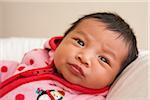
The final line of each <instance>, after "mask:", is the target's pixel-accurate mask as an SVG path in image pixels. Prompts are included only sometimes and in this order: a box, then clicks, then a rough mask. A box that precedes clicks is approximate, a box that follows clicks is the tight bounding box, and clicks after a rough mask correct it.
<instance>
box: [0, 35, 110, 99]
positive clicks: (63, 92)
mask: <svg viewBox="0 0 150 100" xmlns="http://www.w3.org/2000/svg"><path fill="white" fill-rule="evenodd" d="M59 38H60V37H59ZM51 40H52V39H51ZM51 40H48V41H47V42H46V43H45V44H44V47H45V48H46V49H34V50H32V51H29V52H27V53H26V54H25V55H24V57H23V59H22V61H21V63H18V62H15V61H0V69H1V70H0V77H1V80H0V82H3V81H5V80H6V79H8V78H9V77H11V76H13V75H17V74H19V73H21V72H24V71H28V70H33V69H37V68H44V67H45V66H48V65H50V64H51V63H52V60H53V52H54V49H56V47H57V46H58V42H59V41H57V43H56V45H55V48H53V49H51V46H52V45H54V44H50V41H51ZM0 92H2V91H0ZM107 92H108V91H105V92H103V93H99V94H92V95H91V94H83V93H81V92H80V91H76V90H73V89H70V88H68V87H66V86H64V85H63V84H61V83H60V82H58V81H56V80H39V81H33V82H29V83H26V84H23V85H20V86H19V87H17V88H15V89H13V90H12V91H10V92H8V93H7V94H6V95H4V96H3V97H2V98H1V100H36V99H37V98H38V99H39V100H62V99H64V100H105V96H106V94H107ZM50 98H51V99H50Z"/></svg>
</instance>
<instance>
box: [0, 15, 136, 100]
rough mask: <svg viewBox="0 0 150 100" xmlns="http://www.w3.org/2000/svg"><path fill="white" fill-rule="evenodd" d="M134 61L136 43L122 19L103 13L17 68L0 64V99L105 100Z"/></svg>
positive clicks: (76, 26)
mask: <svg viewBox="0 0 150 100" xmlns="http://www.w3.org/2000/svg"><path fill="white" fill-rule="evenodd" d="M137 57H138V49H137V44H136V37H135V35H134V33H133V31H132V29H131V28H130V27H129V25H128V24H127V23H126V22H125V21H124V20H123V19H122V18H121V17H119V16H118V15H117V14H113V13H107V12H103V13H93V14H89V15H85V16H84V17H82V18H80V19H78V20H77V21H76V22H74V23H73V24H72V26H71V27H70V28H69V29H68V30H67V31H66V32H65V34H64V36H63V37H62V36H58V37H53V38H51V39H50V40H48V41H47V42H46V43H45V44H44V49H34V50H32V51H30V52H28V53H26V54H25V55H24V57H23V59H22V62H21V63H15V62H11V61H10V62H9V61H1V63H0V67H1V81H2V82H1V84H0V97H1V100H35V99H37V100H62V99H64V100H71V99H73V100H87V99H88V100H105V98H106V95H107V93H108V90H109V87H110V86H111V84H112V83H113V81H114V80H115V78H116V77H117V76H118V75H119V74H120V73H121V72H122V71H123V70H124V69H125V68H126V67H127V65H129V64H130V63H131V62H133V61H134V60H135V59H136V58H137ZM12 63H13V64H12ZM12 65H13V67H12ZM10 67H11V70H13V71H11V72H10V71H9V68H10Z"/></svg>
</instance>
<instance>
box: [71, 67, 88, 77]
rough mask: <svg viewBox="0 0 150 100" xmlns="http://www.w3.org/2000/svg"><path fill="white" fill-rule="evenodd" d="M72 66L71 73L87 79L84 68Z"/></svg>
mask: <svg viewBox="0 0 150 100" xmlns="http://www.w3.org/2000/svg"><path fill="white" fill-rule="evenodd" d="M69 65H70V71H71V73H73V74H75V75H77V76H82V77H85V75H84V72H83V70H82V68H81V67H80V66H78V65H76V64H69Z"/></svg>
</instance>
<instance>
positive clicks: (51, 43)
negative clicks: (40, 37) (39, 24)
mask: <svg viewBox="0 0 150 100" xmlns="http://www.w3.org/2000/svg"><path fill="white" fill-rule="evenodd" d="M62 39H63V36H57V37H52V38H51V39H49V40H47V41H46V42H45V44H44V48H45V49H52V50H55V49H56V48H57V46H58V45H59V44H60V42H61V41H62Z"/></svg>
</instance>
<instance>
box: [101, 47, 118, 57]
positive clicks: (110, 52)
mask: <svg viewBox="0 0 150 100" xmlns="http://www.w3.org/2000/svg"><path fill="white" fill-rule="evenodd" d="M104 48H105V52H107V53H109V54H110V55H111V56H112V57H113V59H116V52H115V51H114V50H113V49H111V48H110V47H108V46H105V47H104Z"/></svg>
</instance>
